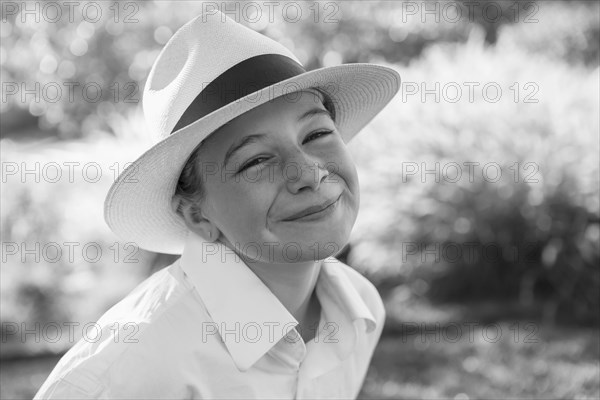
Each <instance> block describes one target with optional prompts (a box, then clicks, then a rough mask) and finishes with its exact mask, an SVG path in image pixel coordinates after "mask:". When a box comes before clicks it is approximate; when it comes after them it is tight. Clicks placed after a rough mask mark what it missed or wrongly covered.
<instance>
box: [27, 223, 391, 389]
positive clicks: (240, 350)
mask: <svg viewBox="0 0 600 400" xmlns="http://www.w3.org/2000/svg"><path fill="white" fill-rule="evenodd" d="M316 294H317V298H318V299H319V302H320V304H321V310H322V311H321V318H320V322H319V326H318V330H317V331H316V333H315V337H314V339H312V340H310V341H308V343H304V340H303V339H302V337H301V336H300V333H299V331H298V330H297V328H296V325H297V323H298V322H297V321H296V320H295V318H294V317H293V316H292V315H291V314H290V313H289V312H288V311H287V310H286V308H285V307H284V306H283V305H282V304H281V302H280V301H279V300H278V299H277V297H275V295H274V294H273V293H272V292H271V291H270V290H269V289H268V288H267V286H266V285H265V284H264V283H262V281H261V280H260V279H259V278H258V277H257V276H256V275H255V274H254V273H253V272H252V270H250V268H248V266H247V265H246V264H245V263H244V262H243V261H242V260H241V259H240V258H239V257H238V256H237V255H235V253H233V251H231V250H230V249H229V248H227V247H226V246H224V245H221V244H215V243H205V242H203V241H202V240H201V239H200V238H199V237H198V236H196V235H194V234H190V235H189V236H188V239H187V242H186V245H185V249H184V252H183V255H182V257H181V258H180V259H179V260H177V261H176V262H175V263H173V264H172V265H170V266H168V267H166V268H164V269H162V270H160V271H158V272H156V273H154V274H153V275H152V276H150V277H149V278H147V279H146V280H145V281H143V282H142V283H141V284H139V285H138V286H137V287H136V288H135V289H134V290H133V291H132V292H131V293H130V294H129V295H127V297H125V298H124V299H123V300H121V301H120V302H119V303H117V304H116V305H115V306H113V307H112V308H111V309H110V310H108V311H107V312H106V313H105V314H104V315H103V316H102V317H101V318H100V319H99V320H98V324H99V326H100V327H101V328H102V331H101V336H99V337H100V340H97V341H95V342H91V341H89V340H84V339H81V340H80V341H79V342H77V344H76V345H75V346H74V347H73V348H72V349H71V350H69V351H68V352H67V353H66V354H65V355H64V356H63V357H62V358H61V360H60V361H59V363H58V364H57V366H56V367H55V369H54V370H53V371H52V373H51V374H50V376H49V377H48V379H47V380H46V382H45V383H44V384H43V386H42V387H41V389H40V390H39V391H38V393H37V394H36V397H35V398H36V399H42V398H43V399H46V398H51V399H75V398H77V399H92V398H94V399H108V398H123V399H125V398H127V399H133V398H144V399H150V398H152V399H156V398H162V399H167V398H168V399H192V398H193V399H197V398H209V399H213V398H229V399H231V398H245V399H250V398H259V399H263V398H277V399H293V398H296V399H305V398H344V399H347V398H356V396H357V395H358V393H359V390H360V388H361V386H362V383H363V380H364V378H365V375H366V372H367V368H368V366H369V362H370V360H371V356H372V354H373V350H374V348H375V345H376V344H377V342H378V340H379V337H380V335H381V331H382V329H383V324H384V320H385V311H384V308H383V303H382V301H381V297H380V296H379V294H378V292H377V290H376V289H375V287H374V286H373V285H372V284H371V283H370V282H369V281H368V280H367V279H366V278H364V277H363V276H362V275H360V274H359V273H358V272H356V271H354V270H353V269H352V268H350V267H348V266H347V265H345V264H343V263H341V262H340V261H338V260H337V259H335V258H333V257H330V258H327V259H325V260H323V265H322V267H321V270H320V273H319V276H318V279H317V284H316ZM315 328H316V327H315Z"/></svg>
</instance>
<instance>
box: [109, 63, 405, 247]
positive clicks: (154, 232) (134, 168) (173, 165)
mask: <svg viewBox="0 0 600 400" xmlns="http://www.w3.org/2000/svg"><path fill="white" fill-rule="evenodd" d="M309 88H319V89H322V90H323V91H325V92H326V93H327V94H328V95H329V97H330V98H331V100H332V102H333V106H334V108H335V117H336V121H335V122H336V125H337V127H338V129H339V131H340V133H341V135H342V137H343V139H344V141H345V142H346V143H347V142H348V141H350V139H352V138H353V137H354V136H355V135H356V134H357V133H358V132H359V131H360V130H361V129H362V128H363V127H364V126H365V125H366V124H367V123H369V121H371V120H372V119H373V118H374V117H375V116H376V115H377V114H378V113H379V112H380V111H381V110H382V109H383V108H384V107H385V106H386V105H387V104H388V103H389V102H390V100H391V99H392V98H393V97H394V95H395V94H396V93H397V92H398V90H399V88H400V75H399V74H398V73H397V72H396V71H395V70H393V69H391V68H388V67H384V66H381V65H375V64H362V63H361V64H343V65H339V66H334V67H325V68H320V69H315V70H312V71H308V72H306V73H303V74H301V75H297V76H294V77H292V78H289V79H286V80H284V81H281V82H278V83H276V84H274V85H271V86H268V87H266V88H264V89H262V90H259V91H257V92H255V93H252V94H250V95H247V96H245V97H242V98H240V99H239V100H236V101H235V102H233V103H230V104H228V105H226V106H224V107H222V108H220V109H218V110H216V111H213V112H212V113H210V114H208V115H206V116H205V117H203V118H201V119H199V120H197V121H195V122H194V123H192V124H190V125H188V126H186V127H184V128H182V129H180V130H178V131H177V132H174V133H173V134H172V135H170V136H169V137H168V138H166V139H164V140H162V141H160V142H159V143H157V144H156V145H154V146H153V147H151V148H150V149H149V150H148V151H146V152H145V153H144V154H142V155H141V156H140V157H139V158H138V159H137V160H135V161H134V162H133V163H131V164H130V165H129V166H128V168H126V169H125V170H124V171H123V172H122V173H121V174H120V175H119V177H118V178H117V179H116V180H115V182H114V183H113V185H112V186H111V188H110V190H109V191H108V194H107V196H106V199H105V202H104V218H105V220H106V223H107V224H108V226H109V227H110V228H111V229H112V230H113V232H115V234H116V235H117V236H119V237H120V238H122V239H124V240H127V241H129V242H134V243H136V245H137V246H139V247H140V248H142V249H146V250H149V251H154V252H158V253H167V254H181V253H182V252H183V245H184V242H185V238H186V236H187V232H188V229H187V227H186V225H185V223H184V221H183V219H182V218H181V217H180V216H179V215H178V214H177V213H176V212H175V210H173V208H172V198H173V195H174V193H175V189H176V187H177V182H178V181H179V177H180V175H181V171H182V170H183V167H184V166H185V163H186V162H187V160H188V158H189V157H190V155H191V153H192V151H193V150H194V149H195V148H196V146H197V145H198V144H199V143H200V142H201V141H202V140H204V139H205V138H206V137H208V136H209V135H210V134H211V133H212V132H213V131H215V130H216V129H218V128H219V127H221V126H222V125H224V124H226V123H227V122H229V121H231V120H232V119H234V118H236V117H238V116H240V115H241V114H243V113H245V112H247V111H249V110H251V109H253V108H256V107H258V106H260V105H262V104H264V103H266V102H268V101H270V100H272V99H274V98H277V97H280V96H282V95H286V94H288V93H290V92H291V91H292V90H291V89H293V91H298V90H305V89H309Z"/></svg>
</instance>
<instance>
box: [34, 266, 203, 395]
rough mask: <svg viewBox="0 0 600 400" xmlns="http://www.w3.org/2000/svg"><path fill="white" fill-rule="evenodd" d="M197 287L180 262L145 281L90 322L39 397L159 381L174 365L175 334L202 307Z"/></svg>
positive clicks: (95, 392) (90, 392)
mask: <svg viewBox="0 0 600 400" xmlns="http://www.w3.org/2000/svg"><path fill="white" fill-rule="evenodd" d="M192 289H193V288H192V287H191V286H190V285H189V284H188V283H187V282H186V280H185V279H184V276H183V272H182V271H181V269H180V268H179V265H178V262H175V263H173V264H171V265H170V266H168V267H165V268H164V269H162V270H160V271H157V272H155V273H154V274H152V275H151V276H150V277H148V278H146V279H145V280H144V281H142V282H141V283H140V284H138V285H137V286H136V287H135V288H134V289H133V290H132V291H131V292H130V293H129V294H128V295H127V296H126V297H125V298H123V299H122V300H121V301H119V302H118V303H116V304H115V305H114V306H112V307H111V308H110V309H109V310H108V311H106V313H104V314H103V315H102V316H101V317H100V318H99V319H98V321H97V322H95V323H90V324H86V325H89V329H85V330H82V331H81V333H82V338H81V339H80V340H79V341H78V342H77V343H76V344H75V345H74V346H73V347H72V348H71V349H70V350H69V351H68V352H67V353H66V354H65V355H64V356H63V357H62V358H61V360H60V361H59V363H58V364H57V366H56V367H55V368H54V370H53V371H52V373H51V374H50V376H49V377H48V379H47V380H46V382H45V383H44V385H43V386H42V388H41V389H40V391H39V392H38V394H37V395H36V398H95V397H96V396H99V395H102V394H106V393H107V392H106V391H108V390H111V389H113V388H116V387H119V385H120V384H121V383H123V384H124V385H126V386H128V387H131V388H134V387H135V386H136V385H138V384H139V385H143V384H144V383H143V382H145V381H147V380H148V379H153V378H155V375H156V378H157V379H159V378H160V374H161V371H164V370H165V368H169V367H171V365H169V364H170V363H169V360H168V358H169V357H168V356H169V354H168V353H169V351H171V350H172V345H173V344H174V343H178V341H177V339H176V338H175V337H174V336H175V335H176V332H177V331H178V330H180V329H184V328H185V324H186V321H188V320H189V314H187V313H188V312H189V310H190V309H193V308H194V307H196V306H197V304H195V300H194V297H193V294H192ZM92 325H93V326H92ZM115 380H116V381H119V382H118V383H117V384H115V383H116V382H115ZM121 381H122V382H121ZM140 388H141V387H140Z"/></svg>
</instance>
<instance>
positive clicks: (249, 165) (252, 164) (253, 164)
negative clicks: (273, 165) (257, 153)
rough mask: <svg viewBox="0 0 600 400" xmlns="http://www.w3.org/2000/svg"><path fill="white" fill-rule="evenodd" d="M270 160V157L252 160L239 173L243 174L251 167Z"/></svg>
mask: <svg viewBox="0 0 600 400" xmlns="http://www.w3.org/2000/svg"><path fill="white" fill-rule="evenodd" d="M268 159H269V158H268V157H256V158H255V159H253V160H250V161H248V162H247V163H246V164H244V165H243V166H242V168H240V170H239V171H238V172H242V171H244V170H246V169H248V168H250V167H253V166H255V165H258V164H260V163H261V162H262V160H268Z"/></svg>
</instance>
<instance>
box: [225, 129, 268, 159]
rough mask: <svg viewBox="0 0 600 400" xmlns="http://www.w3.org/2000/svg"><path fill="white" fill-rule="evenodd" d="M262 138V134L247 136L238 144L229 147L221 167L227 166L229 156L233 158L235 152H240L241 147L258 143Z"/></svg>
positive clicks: (263, 135)
mask: <svg viewBox="0 0 600 400" xmlns="http://www.w3.org/2000/svg"><path fill="white" fill-rule="evenodd" d="M264 137H265V134H264V133H257V134H255V135H248V136H246V137H244V138H243V139H242V140H241V141H240V142H239V143H237V144H233V145H231V147H230V148H229V150H227V153H225V160H224V161H223V165H227V163H228V162H229V159H230V158H231V156H233V154H234V153H235V152H237V151H238V150H240V149H241V148H242V147H244V146H247V145H249V144H251V143H257V142H258V141H260V139H262V138H264Z"/></svg>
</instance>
